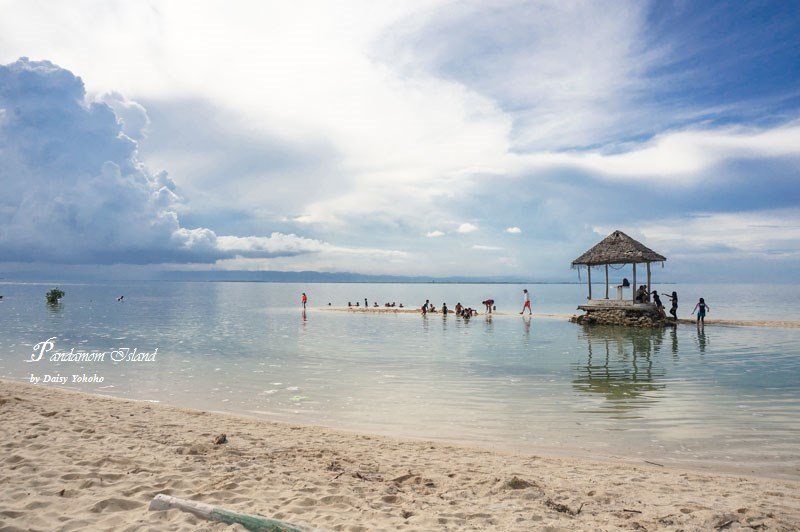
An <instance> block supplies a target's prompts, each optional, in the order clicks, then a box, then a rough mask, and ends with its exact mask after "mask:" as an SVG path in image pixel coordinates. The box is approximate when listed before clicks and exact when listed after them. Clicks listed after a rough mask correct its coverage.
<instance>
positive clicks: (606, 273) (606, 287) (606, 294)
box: [606, 264, 608, 299]
mask: <svg viewBox="0 0 800 532" xmlns="http://www.w3.org/2000/svg"><path fill="white" fill-rule="evenodd" d="M606 299H608V264H606Z"/></svg>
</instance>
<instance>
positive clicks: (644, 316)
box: [570, 309, 675, 328]
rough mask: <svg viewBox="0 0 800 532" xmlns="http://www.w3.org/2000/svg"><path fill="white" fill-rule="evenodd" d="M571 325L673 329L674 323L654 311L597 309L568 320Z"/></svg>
mask: <svg viewBox="0 0 800 532" xmlns="http://www.w3.org/2000/svg"><path fill="white" fill-rule="evenodd" d="M570 321H571V322H572V323H578V324H581V325H623V326H626V327H650V328H652V327H673V326H675V321H674V320H672V319H669V318H664V317H662V316H661V315H659V313H658V312H655V311H643V310H639V309H635V310H634V309H597V310H587V311H586V314H584V315H582V316H573V317H572V318H570Z"/></svg>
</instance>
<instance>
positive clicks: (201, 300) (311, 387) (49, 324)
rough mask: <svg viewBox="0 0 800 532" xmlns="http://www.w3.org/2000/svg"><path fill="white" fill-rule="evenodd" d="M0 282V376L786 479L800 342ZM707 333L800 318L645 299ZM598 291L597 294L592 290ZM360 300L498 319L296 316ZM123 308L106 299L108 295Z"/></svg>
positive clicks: (283, 290) (775, 288) (397, 287)
mask: <svg viewBox="0 0 800 532" xmlns="http://www.w3.org/2000/svg"><path fill="white" fill-rule="evenodd" d="M52 286H53V285H52V284H36V283H29V284H19V283H5V284H3V283H0V294H2V295H3V296H4V299H3V300H2V301H0V377H3V378H8V379H14V380H30V376H31V374H34V375H35V376H39V377H42V376H43V375H57V374H58V375H62V376H70V375H72V374H84V373H85V374H87V375H93V374H97V375H98V376H102V377H103V382H101V383H71V382H68V383H67V384H64V385H63V386H66V387H70V388H75V389H80V390H83V391H87V392H94V393H104V394H108V395H114V396H119V397H128V398H135V399H145V400H154V401H161V402H165V403H169V404H175V405H179V406H187V407H193V408H202V409H210V410H219V411H230V412H237V413H243V414H247V415H255V416H263V417H267V418H270V419H277V420H286V421H291V422H299V423H308V424H319V425H325V426H331V427H337V428H343V429H352V430H358V431H366V432H373V433H380V434H390V435H397V436H406V437H420V438H433V439H443V440H453V441H460V442H467V443H470V444H476V445H481V446H485V447H490V448H499V449H510V450H521V451H535V450H537V449H545V450H550V451H554V452H555V451H558V452H570V453H578V454H586V455H590V456H602V457H618V458H623V459H635V460H638V459H647V460H652V461H655V462H659V463H680V464H684V465H692V466H697V467H705V466H713V467H723V468H727V469H730V470H734V471H747V472H749V471H756V472H759V473H766V474H773V475H781V476H788V477H794V478H797V477H800V443H799V442H800V329H778V328H756V327H720V326H717V327H714V326H711V325H709V326H707V327H706V328H705V330H704V331H698V330H697V328H696V327H694V326H691V325H688V326H680V327H678V328H677V329H668V330H659V331H650V330H636V329H625V328H609V327H596V328H584V327H581V326H578V325H574V324H571V323H568V322H565V321H562V320H557V319H543V318H536V316H534V318H533V320H530V319H523V318H521V317H519V316H518V315H517V314H516V312H518V311H519V307H521V301H522V298H521V289H522V288H523V287H522V286H518V285H442V284H425V285H419V284H417V285H413V284H412V285H407V284H309V285H296V284H269V283H166V282H132V283H94V284H69V283H64V284H61V285H60V286H61V288H62V289H64V291H65V292H66V297H65V298H64V300H63V302H62V303H61V304H60V305H59V306H58V307H55V308H52V307H49V306H48V305H46V304H45V301H44V293H45V292H46V291H47V289H49V288H50V287H52ZM655 287H656V288H658V289H659V290H663V291H665V292H667V291H670V292H671V291H672V290H677V291H678V293H679V295H680V297H681V306H680V309H679V315H680V316H682V317H688V316H689V312H690V311H691V309H692V307H693V306H694V303H695V302H696V300H697V298H698V297H700V296H703V297H704V298H705V299H706V301H707V302H708V304H709V305H710V308H711V312H710V314H709V318H714V317H716V318H737V319H773V320H774V319H779V320H800V311H798V308H799V307H798V305H797V301H798V299H799V298H800V286H794V285H708V286H704V287H699V286H691V285H663V286H659V285H655ZM528 288H529V289H531V290H532V293H533V300H534V312H547V313H572V312H573V311H574V310H575V306H576V304H577V303H579V302H580V301H582V300H583V299H584V298H585V287H582V286H579V285H529V286H528ZM595 290H596V291H597V292H596V293H600V290H601V287H600V286H599V285H598V286H596V287H595ZM303 291H305V292H307V293H308V295H309V298H310V306H311V307H322V306H326V305H327V303H328V302H331V303H333V304H334V305H335V306H341V305H346V304H347V301H353V302H355V301H356V300H359V301H360V302H361V303H362V304H363V300H364V298H365V297H366V298H368V299H369V301H370V304H371V303H372V301H373V300H377V301H379V302H380V303H381V304H382V303H383V302H386V301H396V302H403V303H404V304H406V305H407V306H411V305H413V306H418V305H420V304H421V303H422V302H424V300H425V299H431V301H433V302H434V303H436V304H437V306H438V305H441V303H442V302H443V301H446V302H447V304H448V305H449V306H450V307H453V306H455V303H457V302H459V301H460V302H461V303H464V304H467V305H470V306H473V307H479V306H480V301H481V300H482V299H485V298H487V297H493V298H494V299H495V300H496V301H497V305H498V310H500V311H504V312H506V313H508V314H507V315H504V316H496V317H494V318H492V319H486V318H484V317H483V316H479V317H477V318H473V319H472V320H470V321H469V322H464V321H463V320H461V319H456V318H454V317H453V316H449V317H447V318H443V317H442V316H441V315H432V316H428V317H427V318H422V317H421V316H418V315H368V314H352V313H346V312H327V311H324V310H318V309H311V310H309V311H308V312H307V313H306V314H305V315H303V313H302V312H301V311H300V309H299V298H300V293H301V292H303ZM123 294H124V295H125V300H124V302H121V303H120V302H117V301H116V298H117V296H119V295H123ZM51 337H56V340H54V343H55V346H56V348H55V349H54V351H69V350H70V349H72V348H74V349H75V350H84V351H91V350H96V351H111V350H115V349H118V348H124V347H127V348H130V349H133V348H136V349H138V351H139V352H142V351H144V352H152V351H153V350H154V349H155V348H158V354H157V356H156V360H155V362H138V363H134V362H113V361H111V360H109V359H107V360H105V361H104V362H84V363H71V362H60V363H57V362H49V361H47V360H46V358H47V357H45V358H44V359H43V360H42V361H39V362H28V361H27V360H28V359H30V357H31V354H32V352H33V348H34V345H35V344H36V343H38V342H41V341H43V340H46V339H48V338H51Z"/></svg>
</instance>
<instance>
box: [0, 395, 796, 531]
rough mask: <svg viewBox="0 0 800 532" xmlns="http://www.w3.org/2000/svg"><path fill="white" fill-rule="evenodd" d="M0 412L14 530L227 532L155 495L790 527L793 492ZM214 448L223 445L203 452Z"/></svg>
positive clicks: (121, 412)
mask: <svg viewBox="0 0 800 532" xmlns="http://www.w3.org/2000/svg"><path fill="white" fill-rule="evenodd" d="M0 411H2V412H3V419H4V421H5V423H4V424H3V425H2V428H0V433H2V434H3V449H4V453H3V457H2V458H0V464H2V466H1V467H0V480H2V481H3V483H4V486H5V489H4V490H3V491H2V493H0V508H3V509H4V510H2V511H0V523H2V524H5V525H7V526H10V527H11V528H12V529H13V527H20V528H29V527H32V528H44V529H56V530H72V529H80V528H104V527H105V528H115V529H116V528H125V527H130V528H131V529H134V528H140V527H150V528H154V529H164V530H167V529H169V530H194V529H196V528H197V527H198V526H203V527H207V528H208V529H211V530H224V529H227V527H222V526H218V525H211V524H206V523H205V522H203V521H199V520H198V519H197V518H195V517H193V516H189V515H187V514H181V513H179V512H177V511H176V510H169V511H162V512H148V511H147V509H146V507H147V503H148V502H149V500H150V499H151V498H152V496H154V495H155V494H157V493H167V494H170V495H173V496H177V497H182V498H188V499H192V500H197V501H199V502H205V503H210V504H215V505H218V506H222V507H225V508H229V509H232V510H234V511H240V512H247V513H256V514H261V515H265V516H269V517H275V518H278V519H283V520H284V521H288V522H291V523H294V524H300V525H308V526H314V527H319V528H323V529H353V527H363V529H369V530H380V529H383V530H395V529H421V528H423V529H430V528H444V527H450V528H502V529H508V530H529V529H531V528H538V527H544V526H555V527H563V528H569V529H580V530H594V529H598V528H623V527H624V528H632V527H633V528H637V527H645V528H647V529H654V528H663V527H670V528H675V527H677V528H686V529H710V528H715V527H719V526H720V525H722V524H724V523H726V522H728V521H730V523H729V525H726V526H730V525H732V524H733V523H739V524H740V525H741V526H744V527H748V526H761V525H763V526H764V527H766V529H778V530H780V529H791V528H793V527H795V526H797V525H798V523H800V497H798V495H797V494H798V493H800V482H798V481H793V480H784V479H772V478H764V477H752V476H742V475H730V474H720V473H710V472H698V471H688V470H681V469H679V468H677V467H667V468H665V467H658V466H656V465H650V464H632V463H624V462H623V463H617V462H609V461H596V460H590V459H584V458H576V457H559V456H547V457H545V456H541V455H539V454H520V453H516V452H509V451H496V450H488V449H481V448H473V447H467V446H461V445H455V444H449V443H443V442H430V441H421V440H409V439H397V438H391V437H385V436H372V435H366V434H357V433H349V432H343V431H340V430H336V429H328V428H321V427H316V426H298V425H292V424H286V423H283V422H275V421H268V420H264V419H260V418H252V417H245V416H240V415H235V414H227V413H212V412H203V411H197V410H190V409H184V408H178V407H173V406H168V405H164V404H154V403H150V402H144V401H135V400H130V399H122V398H116V397H108V396H100V395H91V394H87V393H84V392H78V391H72V390H66V389H61V388H53V387H44V386H34V385H31V384H25V383H18V382H14V381H7V380H0ZM220 433H225V434H227V437H228V441H229V443H227V444H225V445H214V444H213V443H212V441H213V438H214V436H215V435H217V434H220ZM548 501H549V502H548ZM559 504H561V505H565V507H567V508H569V509H570V510H572V511H573V512H575V511H577V509H578V508H581V511H580V512H579V513H577V514H576V515H570V514H569V512H565V511H564V508H562V507H559V506H558V505H559ZM559 508H560V510H561V511H559Z"/></svg>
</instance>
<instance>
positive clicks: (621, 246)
mask: <svg viewBox="0 0 800 532" xmlns="http://www.w3.org/2000/svg"><path fill="white" fill-rule="evenodd" d="M665 260H667V259H666V258H665V257H664V256H663V255H659V254H658V253H656V252H655V251H653V250H652V249H650V248H649V247H647V246H645V245H644V244H642V243H641V242H639V241H637V240H634V239H633V238H631V237H629V236H628V235H626V234H625V233H623V232H622V231H614V232H613V233H611V234H610V235H608V236H607V237H605V238H604V239H603V240H601V241H600V243H599V244H597V245H596V246H594V247H593V248H591V249H590V250H589V251H587V252H586V253H584V254H583V255H581V256H580V257H578V258H577V259H575V260H573V261H572V265H573V266H578V265H585V266H596V265H598V264H637V263H638V264H642V263H646V262H664V261H665Z"/></svg>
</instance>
